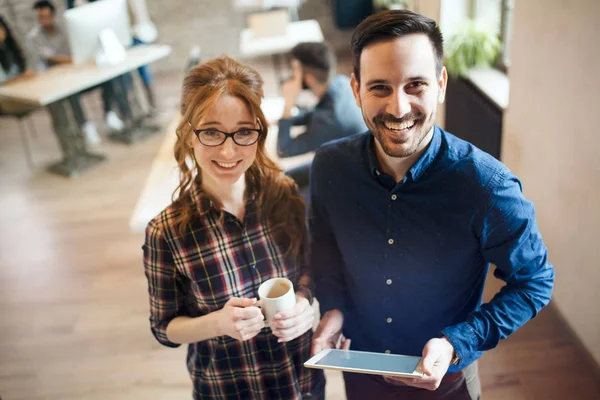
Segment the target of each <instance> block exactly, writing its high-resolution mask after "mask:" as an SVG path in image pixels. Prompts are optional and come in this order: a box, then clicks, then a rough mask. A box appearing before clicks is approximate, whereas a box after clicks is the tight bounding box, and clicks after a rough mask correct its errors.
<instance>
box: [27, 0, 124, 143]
mask: <svg viewBox="0 0 600 400" xmlns="http://www.w3.org/2000/svg"><path fill="white" fill-rule="evenodd" d="M33 9H34V10H35V11H37V14H38V23H39V25H37V26H35V27H34V28H33V29H32V30H31V31H30V32H29V33H28V34H27V40H28V44H29V46H30V52H31V53H32V56H33V57H34V59H35V64H36V65H35V67H36V68H37V70H38V71H44V70H46V69H47V68H49V67H52V66H54V65H59V64H70V63H71V62H72V59H71V56H70V49H69V41H68V38H67V34H66V32H65V30H64V28H63V27H62V26H60V25H59V24H58V23H56V18H55V12H56V9H55V7H54V5H53V4H52V3H50V2H49V1H47V0H40V1H37V2H36V3H35V4H34V6H33ZM101 87H102V100H103V102H104V115H105V120H106V125H107V126H108V128H109V129H111V130H121V129H123V126H124V124H123V121H121V119H120V118H119V117H118V116H117V114H115V112H114V111H112V106H111V104H112V102H113V101H117V102H119V101H125V100H124V99H117V98H116V96H115V94H114V91H113V86H112V83H111V82H107V83H105V84H102V85H101ZM70 103H71V106H72V108H73V114H74V116H75V119H76V120H77V123H78V124H79V125H80V126H81V129H82V131H83V133H84V135H85V140H86V142H88V143H89V144H97V143H99V142H100V136H99V135H98V132H97V131H96V127H95V126H94V124H93V123H92V122H90V121H88V120H87V118H86V116H85V114H84V112H83V109H82V108H81V102H80V99H79V96H71V97H70ZM119 105H120V103H119Z"/></svg>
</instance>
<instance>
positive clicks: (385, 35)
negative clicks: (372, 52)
mask: <svg viewBox="0 0 600 400" xmlns="http://www.w3.org/2000/svg"><path fill="white" fill-rule="evenodd" d="M414 33H424V34H426V35H427V37H428V38H429V40H430V41H431V46H432V47H433V51H434V55H435V71H436V74H437V76H438V77H439V76H440V74H441V72H442V66H443V63H444V38H443V37H442V32H441V31H440V27H439V26H438V24H437V22H435V21H434V20H432V19H431V18H427V17H426V16H424V15H421V14H417V13H415V12H412V11H409V10H388V11H382V12H379V13H376V14H373V15H371V16H369V17H368V18H366V19H365V20H364V21H362V22H361V23H360V24H359V25H358V27H356V29H355V30H354V33H353V34H352V62H353V67H354V76H355V77H356V79H357V80H358V81H360V56H361V54H362V51H363V49H364V48H365V47H367V46H368V45H369V44H372V43H375V42H379V41H387V40H393V39H398V38H401V37H403V36H406V35H410V34H414Z"/></svg>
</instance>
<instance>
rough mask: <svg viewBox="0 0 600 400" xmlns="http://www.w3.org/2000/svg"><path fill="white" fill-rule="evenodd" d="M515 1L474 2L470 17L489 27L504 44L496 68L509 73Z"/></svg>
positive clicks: (485, 0)
mask: <svg viewBox="0 0 600 400" xmlns="http://www.w3.org/2000/svg"><path fill="white" fill-rule="evenodd" d="M513 9H514V0H472V1H471V12H470V15H471V17H472V18H473V19H475V20H479V21H481V22H482V23H483V24H485V26H489V27H490V28H491V29H492V30H493V32H495V33H496V34H497V35H498V36H499V37H500V41H501V42H502V50H501V52H500V54H499V56H498V60H497V63H496V67H498V69H500V70H502V71H505V72H506V71H507V69H508V67H509V65H510V41H511V32H512V16H513Z"/></svg>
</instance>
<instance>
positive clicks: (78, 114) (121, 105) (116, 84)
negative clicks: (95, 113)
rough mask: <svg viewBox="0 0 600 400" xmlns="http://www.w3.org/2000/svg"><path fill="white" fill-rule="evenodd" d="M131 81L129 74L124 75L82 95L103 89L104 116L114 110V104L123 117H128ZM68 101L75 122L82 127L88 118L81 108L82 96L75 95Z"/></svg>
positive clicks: (85, 91)
mask: <svg viewBox="0 0 600 400" xmlns="http://www.w3.org/2000/svg"><path fill="white" fill-rule="evenodd" d="M130 79H131V76H129V75H128V74H126V75H122V76H119V77H117V78H115V79H112V80H110V81H108V82H105V83H103V84H101V85H98V86H94V87H92V88H90V89H86V90H84V91H83V92H81V94H83V93H88V92H91V91H94V90H97V89H101V90H102V103H103V106H104V114H106V113H108V112H109V111H111V110H112V109H113V108H112V106H113V103H114V104H115V105H116V106H117V109H118V110H119V113H120V114H121V116H122V117H126V116H127V114H128V112H129V107H128V104H127V102H128V101H127V90H128V86H129V83H130V82H129V80H130ZM68 100H69V103H70V104H71V107H72V108H73V115H74V117H75V121H77V123H78V124H79V125H82V124H83V123H84V122H85V121H87V117H86V115H85V112H84V111H83V108H82V107H81V99H80V94H79V93H78V94H74V95H72V96H71V97H69V99H68Z"/></svg>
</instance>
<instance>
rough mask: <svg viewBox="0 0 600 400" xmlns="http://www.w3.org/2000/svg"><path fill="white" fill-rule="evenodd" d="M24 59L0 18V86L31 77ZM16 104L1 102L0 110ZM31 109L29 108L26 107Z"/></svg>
mask: <svg viewBox="0 0 600 400" xmlns="http://www.w3.org/2000/svg"><path fill="white" fill-rule="evenodd" d="M26 65H27V64H26V61H25V57H24V56H23V52H22V51H21V48H20V47H19V45H18V44H17V41H16V40H15V37H14V36H13V34H12V31H11V29H10V28H9V26H8V24H7V23H6V21H4V18H2V16H0V84H3V83H5V82H9V81H11V80H13V79H19V78H24V77H27V76H31V75H33V72H32V71H30V70H27V68H26ZM16 106H17V103H14V104H13V102H8V101H2V102H0V110H4V111H8V109H9V108H10V109H12V108H14V107H16ZM26 108H31V107H26Z"/></svg>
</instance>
